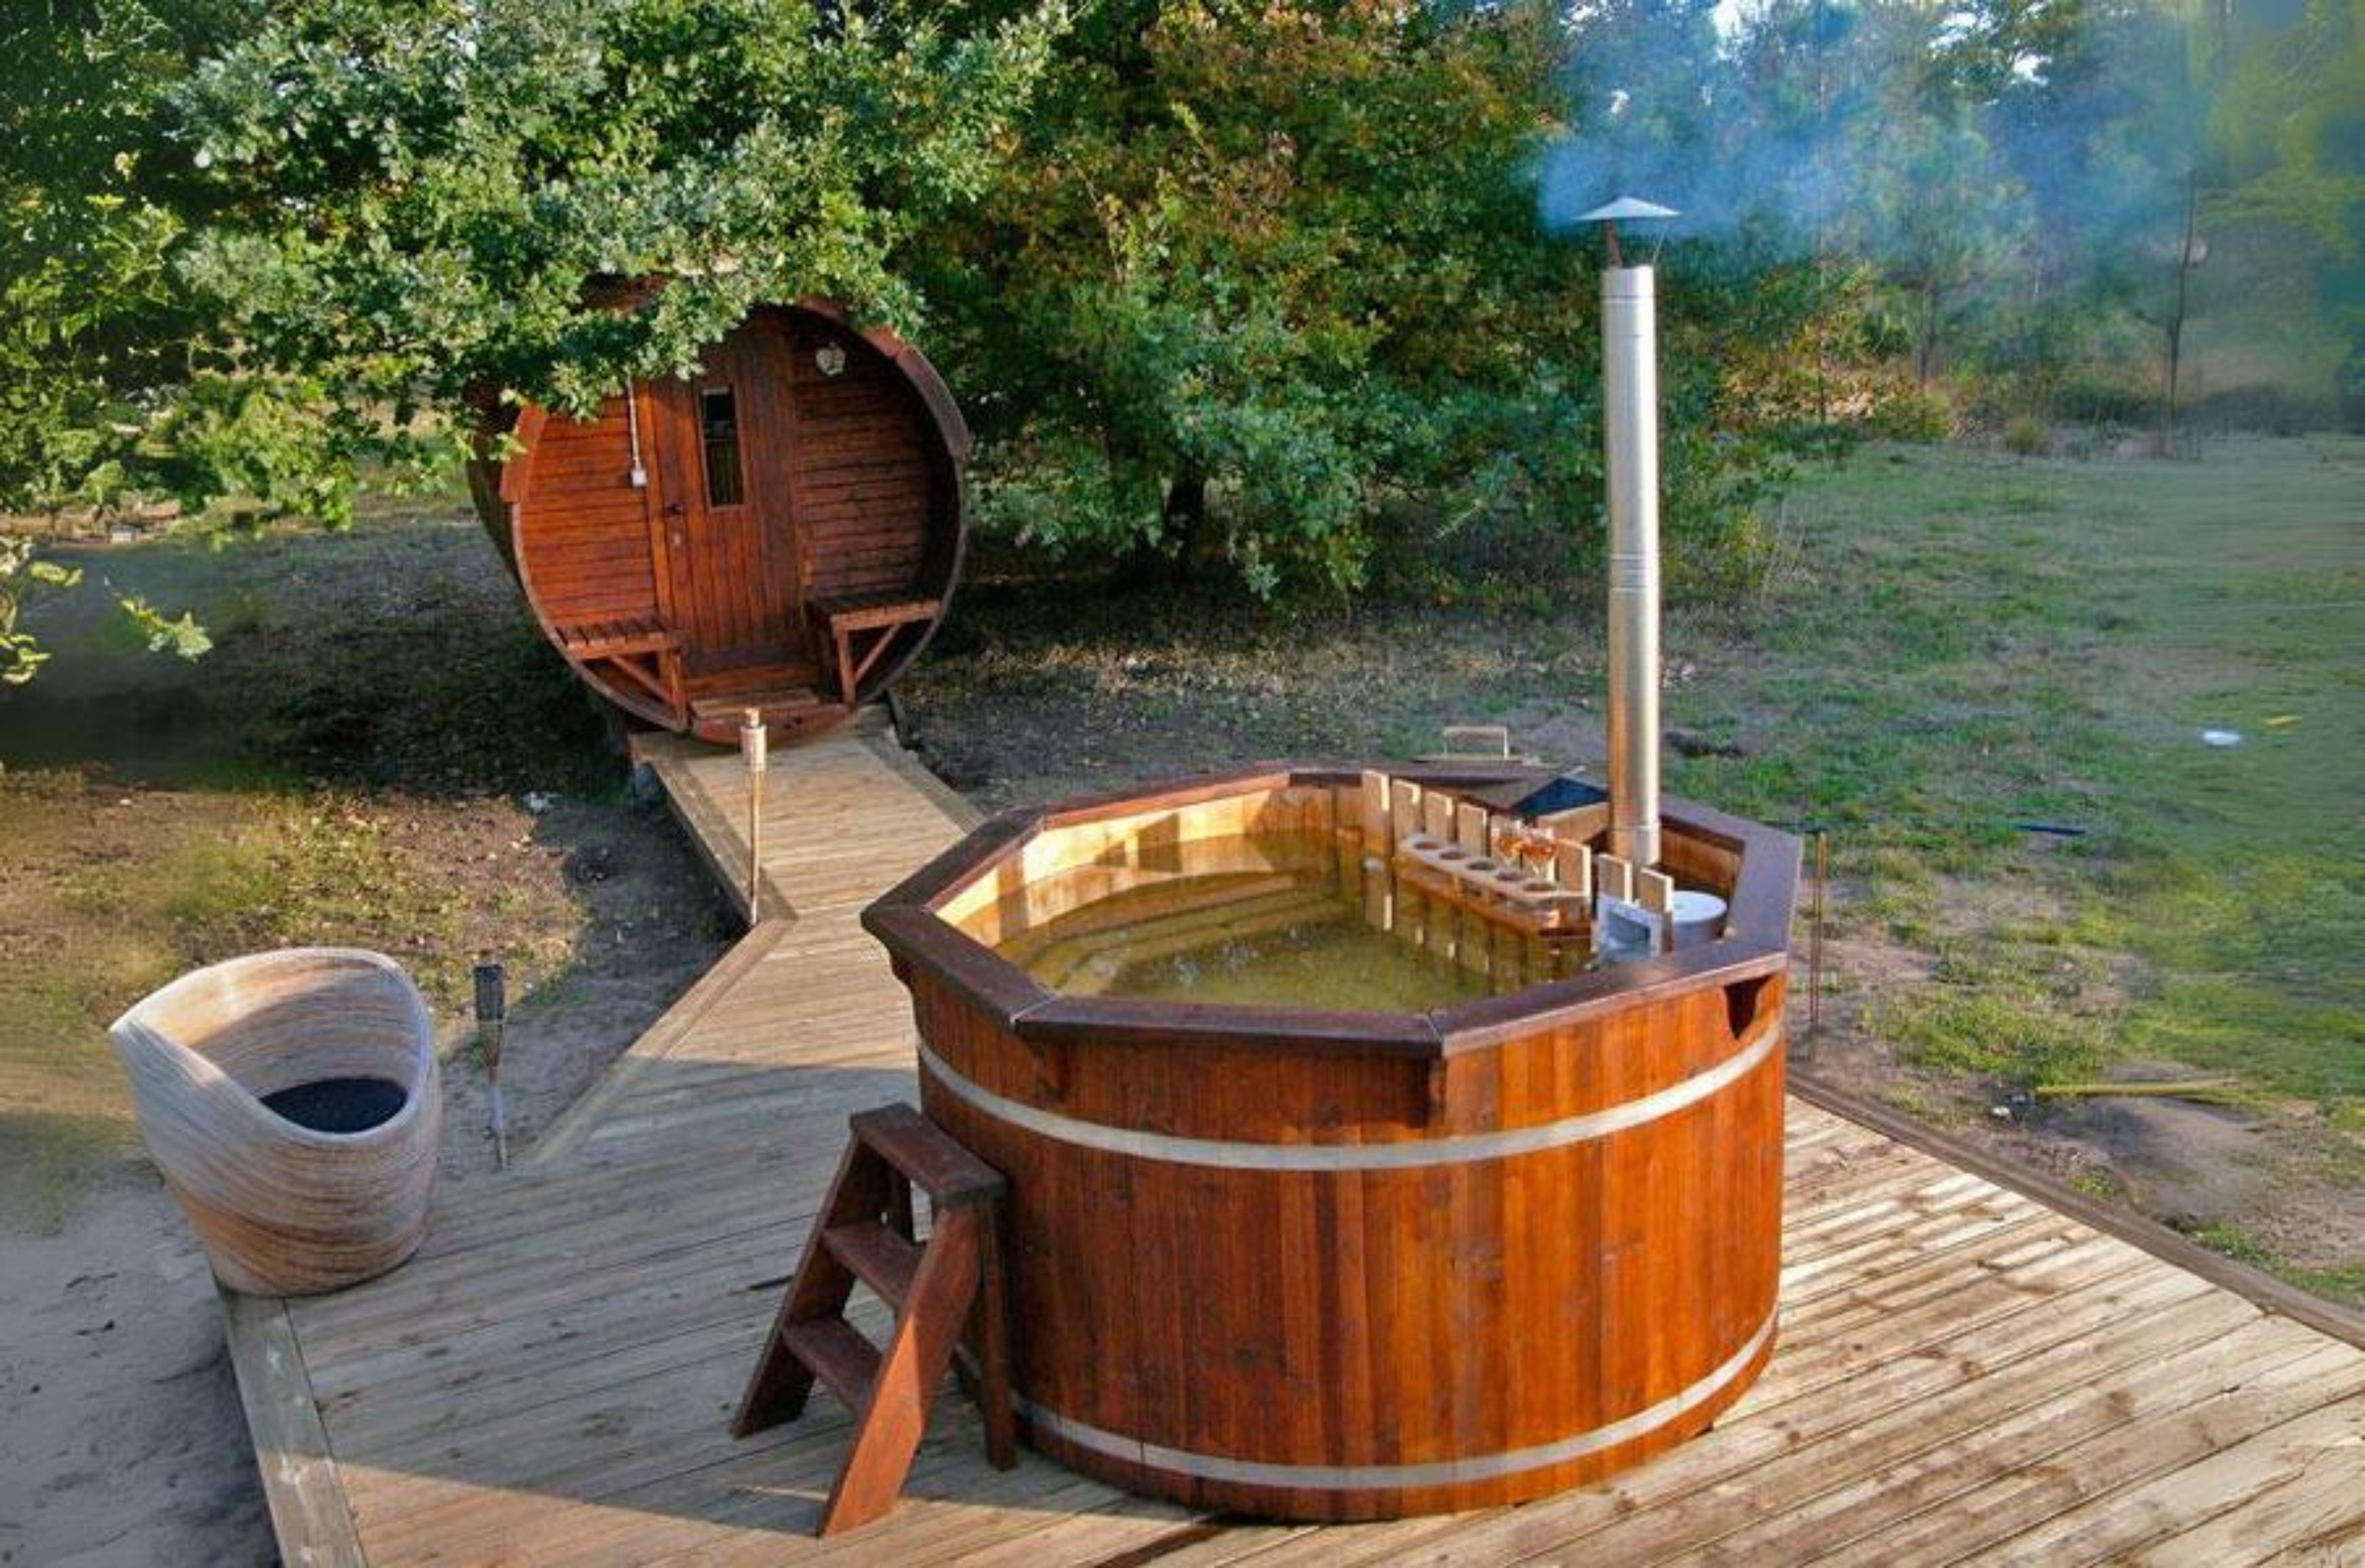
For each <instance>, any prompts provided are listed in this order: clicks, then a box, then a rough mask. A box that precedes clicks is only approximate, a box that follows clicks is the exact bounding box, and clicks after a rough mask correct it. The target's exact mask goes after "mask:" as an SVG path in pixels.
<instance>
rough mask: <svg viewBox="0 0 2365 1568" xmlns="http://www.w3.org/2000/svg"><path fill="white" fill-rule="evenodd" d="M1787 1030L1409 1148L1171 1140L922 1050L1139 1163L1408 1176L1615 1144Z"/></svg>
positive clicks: (955, 1075)
mask: <svg viewBox="0 0 2365 1568" xmlns="http://www.w3.org/2000/svg"><path fill="white" fill-rule="evenodd" d="M1781 1039H1782V1031H1781V1029H1780V1028H1779V1027H1777V1026H1776V1025H1773V1024H1771V1023H1769V1024H1768V1025H1766V1026H1765V1029H1764V1030H1762V1031H1761V1032H1760V1033H1759V1035H1758V1037H1757V1039H1756V1040H1755V1041H1754V1043H1752V1044H1751V1045H1750V1046H1749V1047H1746V1048H1745V1049H1743V1050H1740V1051H1737V1052H1735V1053H1734V1054H1733V1055H1732V1056H1729V1057H1727V1058H1724V1060H1722V1061H1721V1062H1719V1063H1717V1064H1716V1065H1715V1066H1714V1067H1712V1068H1710V1069H1709V1070H1707V1071H1706V1072H1702V1073H1697V1074H1695V1075H1693V1076H1692V1077H1690V1078H1687V1079H1685V1080H1683V1081H1680V1082H1677V1083H1671V1084H1669V1085H1668V1086H1667V1087H1666V1088H1664V1089H1661V1090H1657V1091H1654V1092H1652V1093H1649V1094H1645V1095H1643V1096H1642V1098H1641V1099H1639V1100H1629V1101H1627V1102H1625V1103H1623V1104H1619V1105H1612V1106H1609V1107H1608V1108H1607V1109H1605V1110H1599V1111H1587V1112H1586V1113H1585V1114H1582V1115H1575V1116H1564V1117H1562V1118H1561V1119H1560V1120H1558V1121H1554V1122H1541V1123H1539V1124H1537V1125H1536V1126H1531V1127H1510V1128H1507V1129H1505V1130H1503V1131H1501V1132H1490V1133H1457V1134H1454V1135H1452V1137H1439V1138H1421V1139H1414V1140H1408V1141H1406V1142H1402V1143H1240V1142H1237V1141H1233V1140H1229V1139H1219V1138H1203V1137H1177V1136H1175V1135H1174V1134H1171V1133H1152V1132H1142V1131H1140V1130H1138V1129H1136V1128H1133V1127H1113V1126H1108V1125H1107V1124H1106V1123H1104V1122H1087V1121H1084V1120H1082V1119H1080V1118H1078V1117H1075V1116H1068V1115H1062V1114H1059V1112H1057V1111H1046V1110H1044V1109H1042V1108H1041V1107H1040V1106H1037V1105H1026V1104H1022V1103H1019V1102H1018V1101H1015V1100H1012V1099H1010V1098H1008V1097H1006V1096H1004V1095H1001V1094H997V1093H995V1092H993V1091H992V1090H991V1089H988V1088H986V1087H985V1086H984V1085H982V1084H980V1083H977V1082H974V1081H971V1080H970V1079H968V1078H966V1077H964V1076H962V1074H961V1073H959V1072H958V1071H957V1070H954V1068H953V1067H952V1065H951V1064H950V1063H948V1062H947V1061H946V1060H945V1059H944V1058H942V1057H940V1056H938V1055H937V1054H936V1052H935V1051H934V1050H932V1049H930V1048H929V1046H928V1043H927V1042H926V1041H925V1040H922V1041H921V1042H920V1043H919V1049H920V1061H921V1064H922V1065H923V1066H924V1067H925V1068H926V1069H927V1070H928V1072H929V1073H930V1074H931V1075H933V1076H934V1077H935V1079H936V1081H937V1082H938V1083H939V1084H941V1085H942V1086H943V1087H944V1089H945V1091H946V1092H947V1093H950V1094H952V1095H953V1096H954V1097H956V1098H957V1099H959V1100H962V1101H964V1102H966V1103H968V1104H969V1105H970V1106H971V1107H972V1108H973V1109H975V1110H977V1111H980V1112H981V1113H983V1114H986V1115H989V1116H992V1117H993V1118H994V1119H995V1120H997V1121H1002V1122H1007V1123H1009V1124H1010V1125H1011V1126H1015V1127H1023V1128H1025V1129H1026V1131H1028V1132H1030V1133H1034V1134H1036V1135H1037V1136H1038V1137H1048V1138H1054V1139H1057V1140H1058V1141H1059V1142H1061V1143H1067V1144H1074V1145H1076V1146H1077V1147H1079V1148H1091V1149H1097V1150H1099V1151H1100V1152H1102V1153H1104V1154H1122V1155H1127V1156H1130V1157H1131V1158H1133V1159H1158V1160H1164V1161H1167V1162H1169V1163H1171V1164H1176V1165H1206V1166H1214V1167H1218V1168H1221V1169H1227V1170H1413V1169H1417V1168H1418V1167H1421V1166H1427V1165H1466V1164H1468V1163H1470V1162H1471V1161H1473V1160H1482V1159H1509V1158H1511V1157H1513V1156H1516V1155H1522V1154H1535V1153H1539V1152H1541V1151H1542V1150H1544V1149H1550V1148H1561V1147H1563V1146H1564V1145H1566V1144H1572V1143H1583V1142H1585V1141H1586V1139H1588V1138H1598V1137H1608V1136H1609V1135H1610V1134H1612V1133H1618V1132H1623V1131H1625V1130H1626V1129H1627V1128H1629V1127H1637V1126H1642V1124H1643V1123H1645V1122H1653V1121H1656V1120H1658V1119H1659V1118H1660V1117H1662V1116H1665V1115H1670V1114H1673V1113H1675V1112H1677V1111H1680V1110H1682V1109H1683V1108H1684V1107H1686V1106H1687V1105H1693V1104H1697V1103H1699V1102H1700V1101H1702V1100H1705V1099H1707V1098H1708V1097H1709V1095H1711V1094H1714V1093H1716V1092H1719V1091H1720V1090H1722V1089H1724V1088H1726V1087H1728V1086H1730V1085H1732V1084H1733V1083H1735V1082H1738V1081H1740V1080H1742V1079H1743V1078H1745V1077H1747V1076H1748V1075H1749V1073H1750V1072H1751V1071H1752V1070H1754V1069H1755V1068H1756V1066H1757V1065H1758V1064H1759V1063H1760V1062H1762V1061H1764V1060H1765V1058H1766V1057H1768V1056H1769V1055H1771V1054H1772V1053H1773V1051H1774V1050H1775V1048H1776V1047H1777V1046H1779V1045H1780V1043H1781Z"/></svg>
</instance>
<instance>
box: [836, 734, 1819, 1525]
mask: <svg viewBox="0 0 2365 1568" xmlns="http://www.w3.org/2000/svg"><path fill="white" fill-rule="evenodd" d="M1356 777H1357V776H1356V775H1352V774H1346V773H1340V772H1337V771H1334V770H1326V769H1320V768H1285V769H1279V770H1272V771H1263V772H1256V773H1250V774H1244V775H1240V776H1237V777H1234V778H1227V779H1220V780H1216V781H1214V782H1212V783H1205V784H1199V785H1194V786H1191V787H1188V788H1183V789H1176V790H1159V791H1150V792H1147V793H1142V794H1134V795H1127V796H1124V797H1116V798H1102V799H1097V800H1093V801H1080V802H1070V803H1069V804H1066V805H1063V806H1059V807H1054V808H1050V809H1048V810H1047V811H1043V812H1014V813H1007V814H1005V815H1004V816H1002V817H999V818H995V819H993V820H992V821H991V822H989V823H986V824H984V825H983V826H981V828H980V829H979V830H978V831H977V832H976V833H975V834H972V835H971V837H970V839H969V840H968V841H966V842H965V843H964V844H963V845H961V846H958V847H956V848H955V849H954V850H952V851H950V852H948V853H947V855H945V856H944V857H940V858H939V859H938V860H937V861H936V862H935V863H934V864H932V865H931V866H929V867H928V868H925V869H924V870H922V871H921V872H920V873H918V874H917V875H916V876H914V877H913V879H911V880H909V881H907V882H905V883H904V884H903V885H902V886H901V887H899V888H897V889H896V890H893V891H891V892H890V893H889V894H887V895H886V896H885V897H884V898H882V899H881V900H880V902H878V903H876V904H874V905H873V906H871V908H870V909H869V910H868V911H867V912H866V913H865V924H866V925H867V926H868V927H869V930H870V931H871V932H872V933H873V935H876V936H878V937H879V938H880V941H881V942H882V943H883V944H884V945H885V946H887V947H888V949H889V950H890V952H891V956H892V958H893V963H894V967H895V970H896V973H897V974H898V976H899V977H900V978H901V979H902V981H903V983H904V984H905V986H906V987H907V988H908V989H909V991H910V992H911V996H912V1002H913V1014H914V1016H915V1019H916V1022H917V1025H918V1033H919V1036H920V1045H919V1067H920V1085H921V1094H922V1101H923V1105H924V1108H925V1111H926V1113H927V1114H928V1115H929V1116H930V1118H931V1119H933V1120H935V1121H936V1122H937V1123H938V1124H939V1125H941V1126H944V1127H945V1128H946V1129H947V1130H948V1131H949V1132H951V1133H952V1134H953V1136H954V1137H956V1138H958V1140H959V1141H960V1142H961V1143H963V1144H964V1145H966V1146H968V1147H969V1148H971V1149H973V1150H975V1151H976V1152H977V1153H978V1154H979V1155H980V1156H981V1158H983V1159H985V1160H986V1161H987V1162H988V1163H990V1164H992V1166H994V1167H995V1168H997V1169H998V1170H1001V1171H1002V1172H1003V1174H1004V1175H1005V1176H1006V1177H1007V1178H1008V1181H1009V1183H1010V1192H1009V1197H1008V1200H1007V1212H1006V1222H1005V1223H1006V1226H1007V1235H1006V1240H1005V1269H1006V1275H1007V1279H1008V1281H1009V1288H1010V1295H1011V1317H1012V1322H1013V1325H1014V1344H1013V1351H1014V1388H1015V1391H1016V1395H1017V1399H1018V1407H1019V1411H1020V1415H1021V1419H1022V1422H1023V1428H1024V1430H1025V1432H1026V1437H1027V1439H1028V1440H1029V1442H1030V1443H1031V1444H1032V1445H1033V1446H1035V1447H1036V1448H1037V1449H1039V1450H1042V1451H1043V1452H1045V1453H1047V1454H1048V1455H1050V1456H1052V1457H1054V1458H1056V1459H1058V1460H1059V1461H1061V1462H1064V1463H1066V1464H1068V1465H1070V1466H1071V1467H1073V1468H1075V1469H1077V1470H1079V1471H1082V1472H1084V1473H1088V1474H1091V1475H1094V1476H1097V1477H1100V1478H1103V1479H1104V1480H1107V1481H1110V1482H1112V1483H1114V1484H1118V1485H1121V1486H1125V1487H1126V1488H1129V1489H1132V1490H1135V1491H1139V1492H1144V1493H1149V1494H1152V1495H1162V1496H1167V1497H1171V1498H1174V1499H1176V1500H1178V1501H1181V1502H1183V1503H1185V1504H1188V1505H1190V1506H1194V1507H1200V1508H1208V1509H1220V1510H1237V1511H1239V1512H1244V1513H1251V1514H1258V1515H1264V1516H1270V1517H1278V1518H1296V1519H1307V1520H1321V1521H1334V1520H1351V1519H1367V1518H1387V1517H1393V1516H1397V1515H1404V1514H1411V1513H1421V1512H1432V1511H1443V1510H1450V1509H1461V1508H1470V1507H1476V1506H1491V1505H1496V1504H1504V1503H1512V1502H1518V1501H1520V1500H1523V1499H1528V1498H1533V1497H1537V1496H1541V1495H1547V1494H1550V1493H1552V1492H1555V1491H1559V1490H1561V1489H1564V1488H1565V1487H1568V1486H1571V1485H1573V1484H1578V1483H1581V1482H1585V1481H1588V1480H1591V1479H1594V1478H1597V1477H1598V1476H1601V1475H1603V1474H1606V1473H1609V1472H1612V1471H1615V1470H1619V1469H1621V1468H1624V1467H1626V1466H1628V1465H1631V1464H1633V1463H1635V1462H1639V1461H1641V1460H1642V1459H1645V1458H1647V1457H1649V1456H1651V1455H1653V1454H1655V1453H1658V1452H1661V1451H1663V1450H1666V1449H1668V1448H1670V1447H1672V1446H1674V1445H1676V1444H1677V1443H1679V1442H1681V1441H1682V1440H1684V1439H1686V1438H1687V1437H1690V1436H1692V1435H1694V1434H1696V1433H1698V1432H1699V1431H1701V1430H1703V1429H1705V1428H1707V1427H1708V1426H1709V1424H1710V1423H1711V1422H1712V1421H1714V1420H1715V1418H1716V1417H1717V1415H1718V1414H1719V1412H1721V1411H1722V1410H1723V1409H1725V1408H1726V1407H1727V1406H1730V1405H1732V1402H1733V1401H1734V1400H1736V1399H1738V1398H1739V1397H1740V1396H1741V1395H1742V1394H1743V1392H1744V1391H1745V1390H1746V1389H1747V1388H1748V1387H1749V1385H1750V1384H1751V1383H1752V1382H1753V1381H1754V1378H1755V1376H1756V1375H1757V1372H1759V1370H1760V1369H1761V1368H1762V1367H1763V1366H1764V1364H1765V1361H1766V1358H1767V1357H1768V1356H1769V1354H1770V1353H1771V1352H1772V1350H1773V1348H1774V1344H1775V1335H1776V1318H1775V1307H1776V1294H1777V1284H1778V1277H1779V1273H1780V1262H1781V1258H1780V1233H1781V1205H1782V1121H1783V1049H1782V1042H1783V1036H1782V1000H1783V985H1784V977H1785V973H1786V970H1787V968H1788V953H1787V944H1788V924H1789V914H1790V906H1791V902H1792V895H1793V892H1794V890H1795V884H1796V879H1797V871H1798V863H1799V862H1798V844H1797V842H1796V841H1795V840H1794V839H1791V838H1788V837H1787V836H1786V835H1783V834H1777V833H1774V832H1772V831H1770V830H1767V829H1765V828H1762V827H1758V826H1756V825H1755V824H1753V823H1745V822H1742V821H1740V820H1738V819H1735V818H1732V817H1729V816H1725V815H1722V814H1721V813H1718V812H1710V811H1707V810H1705V809H1703V808H1698V807H1693V806H1687V805H1684V804H1682V803H1680V802H1672V801H1671V802H1669V803H1668V808H1667V811H1666V813H1665V821H1666V823H1667V829H1668V842H1667V847H1666V849H1665V851H1664V859H1663V861H1662V864H1663V866H1664V867H1665V868H1668V869H1669V870H1671V871H1673V872H1676V874H1678V875H1679V876H1680V877H1681V879H1683V880H1684V881H1685V882H1686V884H1687V885H1689V886H1697V887H1703V888H1711V889H1716V890H1720V891H1721V894H1722V895H1723V896H1726V897H1727V898H1728V899H1729V902H1730V903H1731V913H1730V917H1729V918H1728V920H1727V922H1726V925H1725V928H1724V931H1723V933H1722V935H1721V937H1720V938H1719V939H1717V940H1715V941H1713V942H1710V943H1708V944H1706V945H1704V946H1699V947H1696V948H1691V949H1687V950H1680V951H1677V952H1675V953H1672V954H1668V955H1666V956H1664V957H1661V958H1654V959H1651V960H1648V961H1646V962H1641V963H1635V964H1630V965H1620V966H1617V967H1612V968H1608V969H1596V970H1590V971H1587V972H1585V973H1581V974H1578V975H1575V976H1573V977H1571V978H1567V979H1564V980H1552V981H1550V982H1548V983H1544V984H1540V985H1536V986H1533V987H1530V988H1529V989H1527V990H1524V991H1516V992H1513V993H1511V994H1507V995H1499V996H1494V997H1490V998H1486V999H1484V1000H1480V1001H1474V1002H1457V1003H1455V1004H1453V1005H1451V1006H1447V1007H1441V1008H1439V1009H1436V1010H1433V1011H1431V1012H1429V1013H1426V1014H1380V1013H1367V1012H1312V1011H1307V1010H1303V1009H1297V1008H1289V1007H1241V1006H1227V1005H1213V1004H1206V1003H1189V1002H1171V1001H1164V1000H1149V999H1143V998H1130V999H1128V998H1115V997H1105V996H1100V997H1095V996H1085V995H1060V994H1057V993H1055V992H1053V991H1049V990H1047V989H1046V988H1045V987H1044V986H1042V985H1040V984H1038V983H1037V981H1035V980H1033V979H1031V978H1030V977H1029V976H1028V975H1027V974H1026V971H1025V970H1023V969H1018V968H1016V967H1015V966H1014V965H1012V964H1010V963H1008V962H1006V961H1005V960H1003V958H1001V957H999V956H998V955H997V954H996V952H995V951H994V945H995V944H997V943H999V942H1001V941H1002V940H1003V938H1004V937H1006V936H1007V935H1010V933H1011V932H1012V931H1013V929H1014V928H1023V927H1024V926H1025V925H1026V923H1027V922H1028V921H1029V920H1031V919H1036V918H1038V917H1040V916H1042V915H1043V914H1044V913H1045V912H1043V911H1041V910H1039V909H1035V908H1032V907H1030V903H1029V898H1028V890H1029V889H1030V888H1031V887H1035V886H1038V885H1040V884H1041V883H1042V882H1044V881H1045V880H1047V879H1048V878H1049V876H1050V874H1051V873H1053V872H1054V871H1056V870H1057V869H1058V868H1061V867H1077V866H1082V867H1090V868H1108V867H1114V866H1118V865H1122V864H1125V863H1126V862H1127V861H1128V860H1139V859H1140V858H1141V857H1149V856H1156V855H1171V854H1172V853H1173V850H1174V846H1175V845H1176V844H1177V843H1178V842H1179V841H1186V840H1189V839H1191V838H1193V837H1194V836H1196V835H1198V834H1203V833H1204V834H1221V833H1225V832H1230V831H1237V826H1238V824H1239V823H1240V822H1242V821H1244V820H1247V821H1270V820H1272V819H1273V818H1274V816H1275V814H1276V813H1281V814H1283V815H1288V816H1291V817H1293V818H1294V819H1295V820H1297V821H1302V822H1307V823H1312V824H1314V825H1315V827H1316V828H1317V831H1322V832H1327V833H1330V834H1335V835H1336V836H1337V838H1338V840H1339V844H1340V846H1341V853H1342V856H1344V857H1351V856H1353V855H1354V854H1356V853H1357V852H1358V851H1361V850H1367V849H1371V848H1375V847H1378V846H1386V845H1390V844H1392V843H1393V842H1394V837H1393V834H1391V833H1390V831H1389V828H1388V826H1387V824H1385V823H1381V824H1376V825H1374V824H1371V823H1366V822H1365V821H1363V820H1362V810H1361V804H1360V793H1359V791H1358V790H1357V789H1356ZM1439 777H1441V776H1439ZM1227 824H1229V825H1227ZM1347 863H1351V861H1348V862H1347ZM1072 907H1073V906H1072V905H1070V908H1072Z"/></svg>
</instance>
